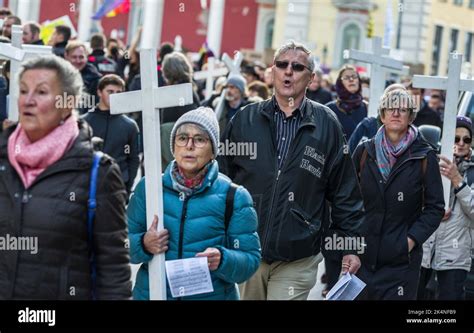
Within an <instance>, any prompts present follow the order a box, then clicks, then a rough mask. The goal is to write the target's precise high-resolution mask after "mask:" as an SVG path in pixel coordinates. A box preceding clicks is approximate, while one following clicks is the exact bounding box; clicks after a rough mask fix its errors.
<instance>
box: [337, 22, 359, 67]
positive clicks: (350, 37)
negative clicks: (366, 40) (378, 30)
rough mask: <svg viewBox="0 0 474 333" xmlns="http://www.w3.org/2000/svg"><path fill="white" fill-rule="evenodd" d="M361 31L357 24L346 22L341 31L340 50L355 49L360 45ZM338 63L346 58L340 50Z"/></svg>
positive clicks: (341, 62) (343, 61)
mask: <svg viewBox="0 0 474 333" xmlns="http://www.w3.org/2000/svg"><path fill="white" fill-rule="evenodd" d="M360 39H361V31H360V28H359V26H358V25H357V24H355V23H351V24H348V25H347V26H346V27H345V28H344V30H343V31H342V50H350V49H356V50H358V49H359V48H360V47H359V46H360ZM339 61H340V62H339V63H340V64H343V63H345V62H346V61H347V60H346V59H344V57H343V53H342V52H341V58H340V59H339Z"/></svg>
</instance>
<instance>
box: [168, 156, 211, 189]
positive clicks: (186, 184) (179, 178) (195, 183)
mask: <svg viewBox="0 0 474 333" xmlns="http://www.w3.org/2000/svg"><path fill="white" fill-rule="evenodd" d="M211 165H212V160H211V161H209V162H208V163H207V164H206V165H205V166H204V167H203V168H202V169H201V170H200V171H199V172H198V173H197V174H196V175H195V176H194V177H192V178H186V176H185V175H184V173H183V171H182V170H181V169H180V167H179V166H178V163H176V161H174V162H173V167H172V168H171V178H172V179H173V180H174V182H173V188H174V189H175V190H176V191H178V192H183V193H185V194H186V195H187V196H190V195H191V194H193V193H194V192H196V191H198V190H199V189H200V188H201V186H202V183H203V181H204V178H205V177H206V175H207V172H208V171H209V168H210V166H211Z"/></svg>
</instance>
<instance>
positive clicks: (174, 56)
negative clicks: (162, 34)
mask: <svg viewBox="0 0 474 333" xmlns="http://www.w3.org/2000/svg"><path fill="white" fill-rule="evenodd" d="M163 75H164V77H165V79H166V81H168V84H180V83H189V82H192V78H193V67H192V66H191V63H190V62H189V60H188V58H186V56H185V55H184V54H182V53H180V52H171V53H169V54H167V55H166V56H165V58H164V60H163Z"/></svg>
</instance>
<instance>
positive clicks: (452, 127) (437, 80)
mask: <svg viewBox="0 0 474 333" xmlns="http://www.w3.org/2000/svg"><path fill="white" fill-rule="evenodd" d="M461 64H462V55H461V54H459V53H456V52H453V53H451V54H450V55H449V62H448V77H445V76H427V75H415V76H414V77H413V87H415V88H425V89H437V90H446V102H445V103H444V120H443V137H442V138H441V155H443V156H446V157H447V158H449V159H450V160H451V159H452V157H453V153H454V151H453V146H454V137H455V135H456V115H457V110H458V107H457V106H458V97H459V91H474V80H462V79H461ZM450 189H451V182H450V180H449V179H448V178H446V177H443V190H444V203H445V205H446V207H448V206H449V193H450Z"/></svg>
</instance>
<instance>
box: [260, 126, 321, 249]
mask: <svg viewBox="0 0 474 333" xmlns="http://www.w3.org/2000/svg"><path fill="white" fill-rule="evenodd" d="M308 125H312V123H308V122H304V120H303V121H302V123H301V124H300V126H299V127H298V130H297V131H296V134H295V137H294V138H293V140H292V141H291V143H290V147H289V148H288V153H290V152H292V148H293V147H294V146H295V142H296V141H297V138H298V135H299V133H300V131H301V129H302V128H303V127H305V126H308ZM275 149H276V144H275ZM276 155H277V154H276V153H275V158H276V169H277V170H278V172H277V176H276V178H275V185H274V187H273V191H272V197H271V198H272V200H271V201H270V213H269V214H268V218H267V221H266V224H265V228H266V229H265V232H264V237H263V239H262V253H265V250H266V249H267V245H268V239H269V238H270V235H271V229H272V228H271V227H272V225H271V224H272V221H273V216H274V215H275V209H274V202H275V195H276V192H277V189H278V182H279V179H280V174H281V171H282V170H284V169H285V167H286V166H287V164H288V160H289V159H290V158H289V157H290V156H286V157H285V161H284V162H283V165H282V167H281V169H278V157H277V156H276Z"/></svg>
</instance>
